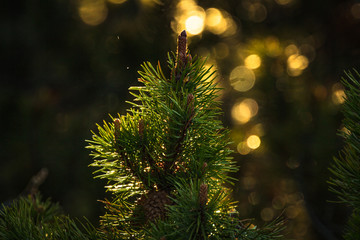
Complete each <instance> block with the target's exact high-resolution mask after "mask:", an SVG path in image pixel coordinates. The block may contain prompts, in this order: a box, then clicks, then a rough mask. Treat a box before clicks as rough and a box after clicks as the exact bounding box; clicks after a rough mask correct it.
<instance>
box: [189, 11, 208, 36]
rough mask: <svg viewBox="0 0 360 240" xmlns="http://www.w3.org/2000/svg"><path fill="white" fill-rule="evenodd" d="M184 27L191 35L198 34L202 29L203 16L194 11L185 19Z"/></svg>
mask: <svg viewBox="0 0 360 240" xmlns="http://www.w3.org/2000/svg"><path fill="white" fill-rule="evenodd" d="M185 29H186V31H187V32H188V33H190V34H192V35H197V34H200V33H201V32H202V31H203V29H204V17H203V16H202V14H198V13H194V15H192V16H190V17H188V18H187V19H186V20H185Z"/></svg>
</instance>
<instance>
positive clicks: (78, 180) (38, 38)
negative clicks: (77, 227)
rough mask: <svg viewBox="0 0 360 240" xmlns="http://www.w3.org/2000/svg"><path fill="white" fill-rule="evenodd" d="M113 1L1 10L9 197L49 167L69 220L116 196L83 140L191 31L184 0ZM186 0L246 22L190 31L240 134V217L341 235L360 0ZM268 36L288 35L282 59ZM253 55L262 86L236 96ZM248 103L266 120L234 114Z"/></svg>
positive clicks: (1, 152) (3, 152) (49, 182)
mask: <svg viewBox="0 0 360 240" xmlns="http://www.w3.org/2000/svg"><path fill="white" fill-rule="evenodd" d="M114 1H115V0H113V2H110V1H105V0H82V1H81V0H64V1H60V0H52V1H49V0H30V1H21V0H20V1H5V2H4V1H3V2H2V3H1V4H0V5H1V7H0V9H1V10H0V11H1V14H0V19H1V20H0V26H1V31H0V39H1V40H0V41H1V42H0V52H1V59H2V63H1V65H0V66H1V68H0V79H1V82H0V121H1V125H0V126H1V130H0V132H1V138H0V139H1V142H0V157H1V160H0V188H1V194H0V201H1V202H6V201H8V200H10V199H13V198H16V197H17V196H18V195H19V194H20V193H21V192H22V191H23V190H24V188H25V187H26V185H27V183H28V182H29V180H30V179H31V177H32V176H34V175H35V174H36V173H37V172H38V171H39V170H40V169H41V168H43V167H45V168H47V169H48V170H49V175H48V178H47V179H46V181H45V182H44V184H43V185H41V187H40V191H41V192H42V195H43V196H44V197H51V198H52V199H53V200H54V201H58V202H60V204H61V205H62V206H63V208H64V211H65V212H66V213H69V214H70V215H71V216H74V217H81V216H86V217H87V218H89V219H90V220H91V221H92V222H94V223H96V222H97V219H98V216H99V215H101V214H102V211H103V210H102V206H101V204H100V203H99V202H97V200H98V199H103V198H104V197H105V195H106V194H105V190H104V188H103V187H104V185H105V184H106V182H104V181H101V180H98V179H97V180H93V179H92V171H94V170H95V169H91V168H88V167H87V166H88V165H89V164H90V163H91V162H92V159H91V157H89V156H88V155H89V151H88V150H86V149H85V146H86V145H87V144H86V142H85V139H90V138H91V132H90V130H96V126H95V123H100V122H101V121H102V120H107V121H109V120H110V119H109V116H108V114H112V115H116V114H117V113H122V114H123V113H125V111H126V108H128V107H129V104H126V103H125V101H126V100H131V99H132V97H131V96H130V94H129V93H128V87H129V86H131V85H137V84H138V83H137V77H138V74H137V70H139V69H140V64H141V63H142V62H143V61H150V62H152V63H156V62H157V60H160V62H161V63H162V65H163V66H164V67H165V66H166V53H167V52H168V51H170V50H175V46H176V36H177V34H178V33H179V31H178V30H179V29H180V28H181V26H179V27H178V28H176V26H177V24H179V21H181V20H179V19H181V14H185V13H184V11H180V10H181V9H180V6H181V5H178V1H169V0H163V1H161V0H157V1H155V0H154V1H152V0H138V1H134V0H127V1H124V2H122V3H120V1H119V0H118V3H114ZM182 4H183V5H184V6H185V9H191V8H193V7H194V6H200V7H201V8H202V9H203V11H204V10H206V9H209V8H217V9H220V10H221V11H222V13H223V16H227V17H228V19H231V21H230V22H229V23H231V24H232V27H234V26H236V28H235V30H234V29H233V31H230V30H229V31H228V32H227V33H221V34H220V33H214V31H211V30H210V29H207V28H205V29H203V30H202V31H201V32H200V33H199V34H196V35H193V36H191V34H190V36H189V39H190V40H189V42H190V44H189V48H190V50H191V52H192V53H197V54H203V55H206V56H209V60H210V62H211V63H212V64H215V65H216V68H217V70H218V74H219V77H218V80H219V81H220V83H221V86H222V87H223V88H224V91H223V94H222V96H221V100H222V101H223V110H224V117H223V121H224V125H225V126H227V127H229V128H231V129H232V130H233V133H232V137H233V141H234V144H233V146H232V147H233V148H234V151H235V152H234V157H235V159H236V160H237V161H238V162H239V165H240V166H241V168H240V171H239V172H238V173H236V174H235V175H234V176H235V177H236V178H238V179H239V181H238V183H237V184H236V185H235V186H234V198H235V199H236V200H238V201H239V209H238V211H239V214H240V215H241V216H242V217H244V218H254V219H255V222H254V223H255V224H259V225H261V224H263V223H264V222H266V221H269V220H271V219H273V218H274V217H276V216H277V215H279V214H281V213H283V214H284V215H285V216H286V217H287V218H289V223H288V229H287V232H288V237H289V238H292V239H308V240H310V239H327V240H331V239H341V237H340V236H341V232H342V230H343V227H344V223H345V222H346V218H347V213H348V210H347V209H346V208H345V207H343V206H339V205H336V204H335V203H331V202H329V200H335V199H336V197H335V196H334V194H332V193H330V192H329V191H328V190H327V188H328V186H327V183H326V181H327V180H328V179H329V177H330V173H329V171H328V169H327V168H328V167H329V165H330V164H331V161H332V157H333V156H336V155H337V153H338V151H339V150H340V149H341V146H342V139H341V138H340V137H339V136H337V132H338V131H339V130H340V129H341V128H342V126H341V119H342V115H341V112H340V109H341V103H339V101H340V102H341V98H338V97H337V96H338V95H339V94H340V96H341V93H342V89H341V85H339V84H337V83H338V82H339V80H340V79H341V77H342V76H344V73H343V71H344V70H351V69H352V68H357V67H359V63H360V58H359V55H360V44H359V43H360V4H359V2H358V1H341V0H338V1H335V0H332V1H330V0H329V1H307V0H304V1H301V0H276V1H275V0H254V1H252V0H239V1H235V0H233V1H230V0H217V1H216V0H214V1H198V2H197V3H196V2H193V1H182ZM99 9H100V10H99ZM264 9H265V10H264ZM84 14H85V15H84ZM86 14H87V15H86ZM91 14H93V15H91ZM96 14H97V15H96ZM99 14H100V17H99ZM84 16H85V17H84ZM86 16H87V17H88V18H86ZM89 16H90V17H89ZM87 19H88V20H87ZM89 19H90V20H89ZM94 19H95V20H94ZM92 20H93V21H92ZM228 27H229V25H228ZM269 37H270V38H269ZM267 39H276V40H277V41H275V42H277V43H278V46H279V49H280V50H279V53H278V54H268V51H269V50H268V46H267V43H268V42H269V41H268V40H267ZM291 44H292V45H295V46H298V49H299V52H298V53H297V54H298V55H301V56H305V57H306V58H307V59H308V64H307V65H306V67H305V68H304V69H302V70H301V74H298V75H297V74H295V75H296V76H294V74H291V73H289V70H288V68H289V60H288V57H289V56H288V55H286V49H288V50H289V48H286V47H287V46H289V45H291ZM301 46H302V47H301ZM249 54H257V55H258V56H260V57H261V66H260V67H259V68H257V69H254V70H253V72H254V73H255V76H256V82H255V86H254V87H253V88H252V89H250V90H249V91H246V92H238V91H236V90H234V89H233V88H232V86H231V84H230V82H229V76H230V73H231V71H232V69H234V68H235V67H236V66H239V65H243V64H244V61H243V60H244V58H245V57H246V56H247V55H249ZM244 98H251V99H254V100H256V102H257V104H258V113H257V114H256V116H254V117H252V118H251V120H250V121H248V122H246V123H244V124H238V123H236V122H234V120H233V119H232V115H231V109H232V107H233V105H234V104H235V103H236V102H237V101H241V99H244ZM339 99H340V100H339ZM254 126H257V127H258V128H257V129H258V130H256V131H255V130H254ZM259 128H260V130H259ZM252 131H255V134H256V135H259V136H260V139H261V145H260V147H259V148H257V149H255V150H253V151H251V152H249V153H248V154H246V155H243V154H239V153H238V152H237V144H238V143H239V142H241V141H244V140H246V138H247V136H248V135H249V134H251V132H252Z"/></svg>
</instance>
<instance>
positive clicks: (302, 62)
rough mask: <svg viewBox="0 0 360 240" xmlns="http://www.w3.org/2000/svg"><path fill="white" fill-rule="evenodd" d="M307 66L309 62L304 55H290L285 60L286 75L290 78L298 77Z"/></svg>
mask: <svg viewBox="0 0 360 240" xmlns="http://www.w3.org/2000/svg"><path fill="white" fill-rule="evenodd" d="M308 65H309V60H308V59H307V57H305V56H304V55H299V54H292V55H290V56H289V57H288V59H287V70H288V74H289V75H290V76H292V77H296V76H299V75H300V74H301V73H302V72H303V70H304V69H305V68H307V67H308Z"/></svg>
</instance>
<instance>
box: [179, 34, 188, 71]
mask: <svg viewBox="0 0 360 240" xmlns="http://www.w3.org/2000/svg"><path fill="white" fill-rule="evenodd" d="M186 50H187V38H186V31H185V30H184V31H182V32H181V33H180V35H179V37H178V49H177V54H178V63H177V64H178V68H182V67H183V66H184V65H185V64H186V58H187V56H186Z"/></svg>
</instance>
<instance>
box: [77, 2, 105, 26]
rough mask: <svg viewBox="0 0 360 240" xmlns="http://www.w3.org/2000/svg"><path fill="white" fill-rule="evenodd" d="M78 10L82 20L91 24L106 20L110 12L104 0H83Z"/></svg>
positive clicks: (94, 24)
mask: <svg viewBox="0 0 360 240" xmlns="http://www.w3.org/2000/svg"><path fill="white" fill-rule="evenodd" d="M78 11H79V16H80V18H81V20H82V21H83V22H84V23H86V24H88V25H91V26H96V25H99V24H100V23H102V22H104V21H105V19H106V17H107V14H108V9H107V6H106V4H105V1H104V0H81V1H80V4H79V8H78Z"/></svg>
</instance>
